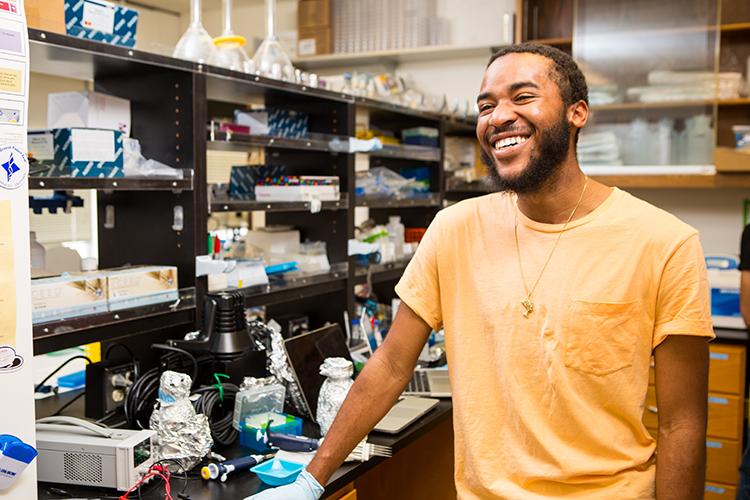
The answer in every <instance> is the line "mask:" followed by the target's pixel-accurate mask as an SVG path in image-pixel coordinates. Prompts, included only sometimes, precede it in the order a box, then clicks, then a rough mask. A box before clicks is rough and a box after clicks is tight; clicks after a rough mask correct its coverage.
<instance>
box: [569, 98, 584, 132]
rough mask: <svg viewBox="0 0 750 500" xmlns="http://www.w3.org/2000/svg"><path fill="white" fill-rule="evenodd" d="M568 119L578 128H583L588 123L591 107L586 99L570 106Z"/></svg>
mask: <svg viewBox="0 0 750 500" xmlns="http://www.w3.org/2000/svg"><path fill="white" fill-rule="evenodd" d="M568 109H569V115H568V119H569V120H570V124H571V125H572V126H574V127H576V128H579V129H580V128H583V126H584V125H586V121H587V120H588V119H589V107H588V105H587V104H586V101H578V102H577V103H575V104H573V105H571V106H570V108H568Z"/></svg>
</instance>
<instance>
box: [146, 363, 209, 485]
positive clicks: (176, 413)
mask: <svg viewBox="0 0 750 500" xmlns="http://www.w3.org/2000/svg"><path fill="white" fill-rule="evenodd" d="M191 384H192V380H191V379H190V376H189V375H185V374H184V373H178V372H173V371H165V372H164V373H162V374H161V378H160V380H159V397H158V399H157V400H156V404H155V405H154V411H153V413H152V414H151V420H150V421H149V427H150V428H151V429H152V430H154V431H156V436H157V439H156V441H157V444H156V449H155V451H154V462H158V461H159V460H165V459H173V460H178V461H179V462H180V463H181V464H182V466H183V467H184V469H185V470H190V469H192V468H193V467H195V466H196V465H198V464H199V463H200V461H201V459H202V458H203V457H205V456H206V455H207V454H208V453H209V452H210V451H211V446H212V445H213V439H212V438H211V427H210V426H209V423H208V418H207V417H206V416H205V415H203V414H202V413H196V411H195V408H194V407H193V403H192V402H191V401H190V399H188V396H190V386H191ZM167 466H168V468H169V469H170V471H172V468H171V465H170V464H167ZM178 469H179V468H178ZM173 472H177V471H176V470H175V471H173Z"/></svg>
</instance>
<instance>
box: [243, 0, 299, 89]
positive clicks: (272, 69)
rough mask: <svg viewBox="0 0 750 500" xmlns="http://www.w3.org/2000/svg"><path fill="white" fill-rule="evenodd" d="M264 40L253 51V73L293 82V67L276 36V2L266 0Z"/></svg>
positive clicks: (274, 0)
mask: <svg viewBox="0 0 750 500" xmlns="http://www.w3.org/2000/svg"><path fill="white" fill-rule="evenodd" d="M266 16H267V18H268V19H267V20H268V24H267V27H266V31H267V32H266V38H265V39H264V40H263V43H261V44H260V47H258V50H256V51H255V55H254V56H253V62H254V63H255V73H256V74H258V75H262V76H266V77H269V78H275V79H277V80H284V81H289V82H293V81H294V66H292V61H291V59H289V56H288V55H287V53H286V51H285V50H284V48H283V47H282V46H281V43H279V39H278V37H277V36H276V0H266Z"/></svg>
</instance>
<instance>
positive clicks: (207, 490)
mask: <svg viewBox="0 0 750 500" xmlns="http://www.w3.org/2000/svg"><path fill="white" fill-rule="evenodd" d="M78 393H80V391H71V392H68V393H65V394H61V395H58V396H52V397H49V398H45V399H41V400H37V402H36V410H37V418H41V417H44V416H47V415H51V414H53V413H54V412H55V411H57V410H58V409H59V408H60V407H61V406H62V405H64V404H66V402H68V401H70V400H71V399H73V398H74V397H75V396H76V395H77V394H78ZM83 408H84V404H83V398H79V399H78V400H77V401H75V402H74V403H73V404H71V405H70V407H69V408H68V409H67V410H66V411H65V412H64V413H65V414H66V415H82V414H83ZM452 415H453V405H452V402H451V400H450V399H442V400H441V401H440V403H438V405H437V406H436V407H435V408H433V409H432V410H430V411H429V412H428V413H426V414H425V415H424V416H422V417H421V418H419V419H418V420H417V421H416V422H414V423H413V424H412V425H410V426H409V427H407V428H406V429H405V430H403V431H402V432H400V433H399V434H393V435H391V434H385V433H381V432H371V433H370V435H369V437H368V442H371V443H374V444H379V445H385V446H390V447H391V448H392V450H393V456H392V457H389V458H383V457H374V458H371V459H370V460H368V461H366V462H361V463H359V462H350V463H345V464H344V465H342V466H341V467H340V468H339V469H338V470H337V471H336V473H335V474H334V475H333V477H332V478H331V480H330V481H329V483H328V484H327V485H326V490H325V493H324V494H323V496H322V497H321V498H323V499H330V500H338V499H342V500H344V499H345V500H370V499H372V500H375V499H382V498H388V499H391V500H398V499H400V498H403V499H410V500H421V499H424V500H428V499H429V500H442V499H445V500H448V499H455V498H456V492H455V486H454V482H453V423H452ZM303 434H305V435H308V436H312V437H317V436H318V428H317V425H316V424H313V423H311V422H307V421H305V422H304V424H303ZM217 452H218V453H220V454H221V455H223V456H224V457H226V458H227V459H228V460H230V459H233V458H238V457H240V456H243V455H247V454H250V450H248V449H244V448H243V449H241V448H240V445H239V443H235V444H234V445H232V446H231V447H230V448H228V449H224V450H219V451H217ZM253 453H255V452H253ZM199 471H200V466H197V467H195V468H194V469H193V470H192V471H191V472H189V473H188V474H187V480H185V479H184V476H183V475H182V474H179V473H178V474H173V475H172V477H171V479H170V486H171V489H172V497H173V498H175V500H177V498H178V497H177V494H178V493H183V494H185V495H187V496H188V497H189V499H190V500H218V499H221V500H242V499H244V498H246V497H248V496H250V495H253V494H255V493H258V492H260V491H262V490H264V489H266V488H269V487H268V486H266V485H264V484H263V483H262V482H261V480H260V479H259V478H258V477H257V476H256V475H255V474H253V473H252V472H249V471H237V472H234V473H232V474H230V475H229V476H228V478H227V480H226V482H225V483H222V482H220V481H218V480H215V481H211V480H209V481H206V480H203V479H202V478H201V477H200V474H199ZM183 488H184V491H183ZM53 489H59V490H63V491H65V492H67V493H69V494H71V495H72V496H73V497H75V498H100V497H104V498H110V497H111V498H117V497H118V496H119V495H121V494H123V492H117V491H116V490H114V489H107V488H97V487H90V486H75V485H67V484H54V483H45V482H39V483H38V498H39V499H40V500H54V499H63V498H65V496H64V495H61V494H58V493H59V492H58V493H56V492H55V491H54V490H53ZM149 490H151V486H150V485H149V486H146V487H145V488H144V492H145V491H149ZM129 498H138V496H137V495H136V494H131V495H130V497H129ZM142 498H143V499H144V500H155V499H163V498H165V495H164V488H163V487H158V488H154V491H153V492H150V493H148V494H143V495H142Z"/></svg>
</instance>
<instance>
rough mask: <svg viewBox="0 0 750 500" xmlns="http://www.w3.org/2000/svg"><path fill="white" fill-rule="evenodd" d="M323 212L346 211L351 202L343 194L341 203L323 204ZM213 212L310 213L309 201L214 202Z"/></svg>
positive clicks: (326, 202)
mask: <svg viewBox="0 0 750 500" xmlns="http://www.w3.org/2000/svg"><path fill="white" fill-rule="evenodd" d="M321 205H322V206H321V210H346V209H348V208H349V200H348V199H347V196H346V193H341V199H340V200H339V201H324V202H321ZM210 209H211V213H213V212H256V211H263V212H309V211H310V202H309V201H296V202H295V201H285V202H281V201H275V202H264V201H243V200H227V201H221V200H212V201H211V205H210Z"/></svg>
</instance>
